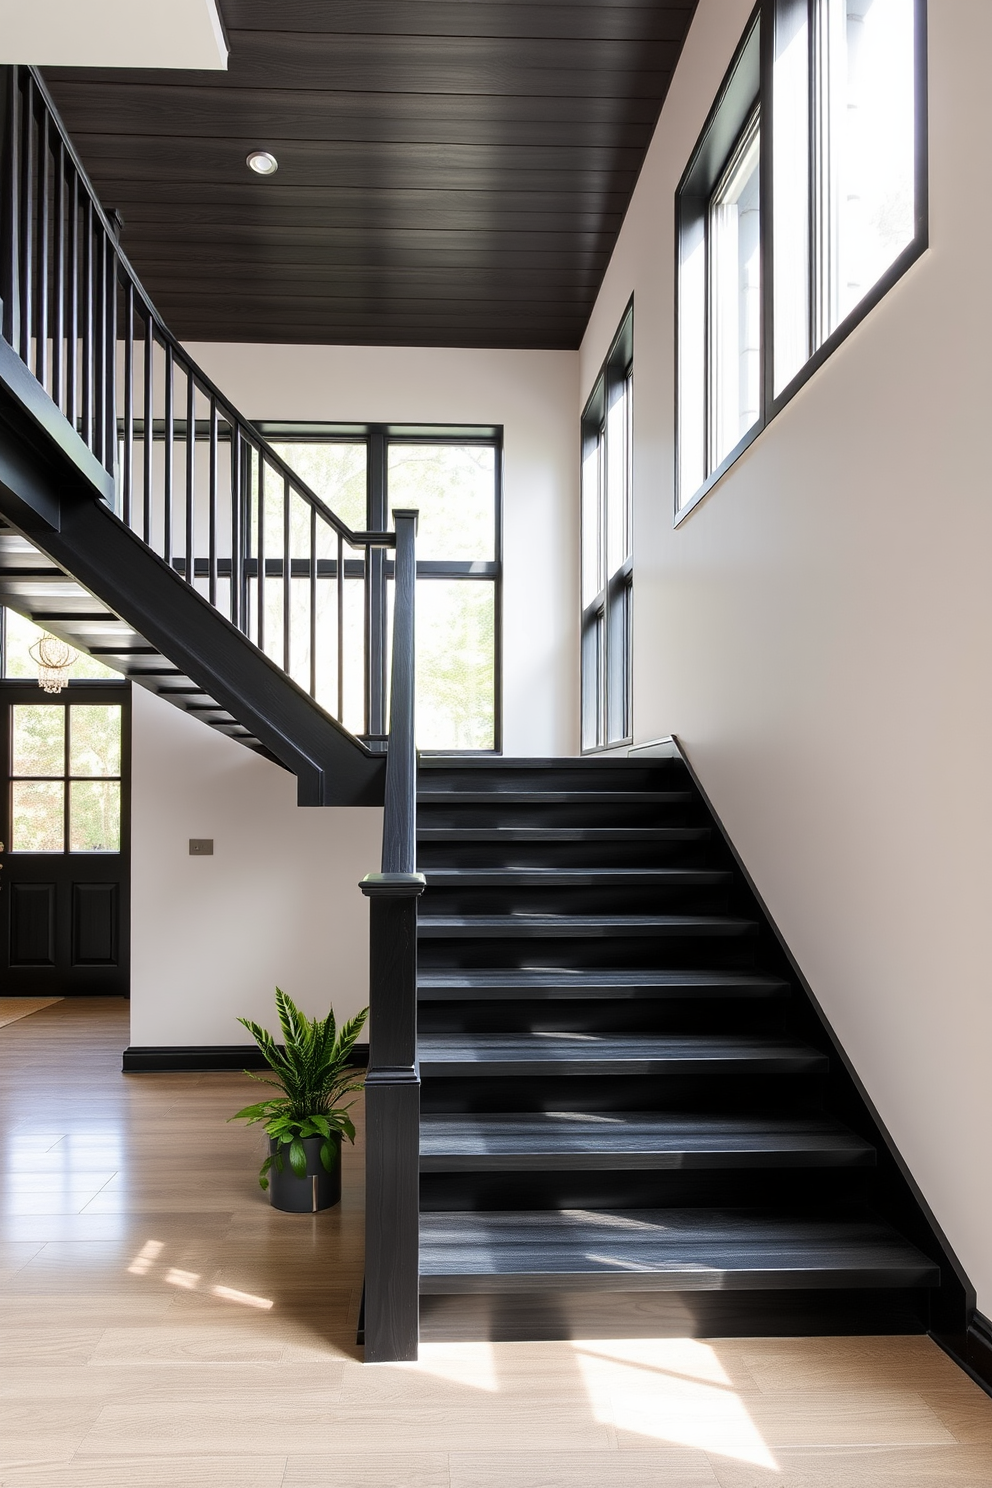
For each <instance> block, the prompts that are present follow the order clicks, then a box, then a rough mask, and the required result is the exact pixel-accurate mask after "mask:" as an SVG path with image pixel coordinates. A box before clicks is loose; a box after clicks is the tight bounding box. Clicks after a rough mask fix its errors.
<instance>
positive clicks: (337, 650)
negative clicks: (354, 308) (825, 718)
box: [0, 66, 395, 737]
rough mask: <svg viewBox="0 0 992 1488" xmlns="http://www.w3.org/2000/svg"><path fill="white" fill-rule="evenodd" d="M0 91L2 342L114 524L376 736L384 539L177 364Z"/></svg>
mask: <svg viewBox="0 0 992 1488" xmlns="http://www.w3.org/2000/svg"><path fill="white" fill-rule="evenodd" d="M3 81H4V85H5V92H6V98H5V100H4V106H3V127H4V136H5V139H4V144H5V149H4V179H3V191H2V207H3V214H4V223H3V248H4V253H3V262H2V266H0V274H2V280H0V283H2V290H0V292H2V298H3V320H2V331H3V336H4V338H5V339H6V340H7V341H8V342H9V344H10V345H11V346H12V347H13V348H14V350H15V351H16V352H17V354H18V356H19V357H20V359H21V361H22V362H24V364H25V365H26V366H27V367H28V369H29V370H30V371H31V372H32V374H33V375H34V377H35V378H36V379H37V381H38V382H39V383H40V384H41V385H42V387H44V388H45V390H46V392H47V393H48V394H49V396H50V397H51V399H52V400H53V402H54V403H55V405H56V406H57V407H58V408H59V410H60V412H61V413H62V414H63V416H64V417H65V418H66V419H67V420H68V422H69V423H70V424H71V426H72V428H73V429H75V431H76V433H77V435H78V437H79V438H80V439H81V440H82V441H83V443H84V444H85V445H86V447H87V449H88V450H89V451H90V454H91V455H92V456H93V457H94V458H95V460H97V461H98V462H99V464H100V465H101V466H102V467H103V469H104V470H105V471H106V472H107V474H108V475H109V476H110V477H111V478H112V480H113V482H114V490H115V503H114V509H115V511H116V513H117V515H118V516H119V517H120V518H121V519H122V520H123V521H124V522H125V523H127V525H128V526H129V527H131V528H132V530H133V531H135V532H136V533H137V534H138V536H139V537H141V538H142V539H143V540H144V541H145V542H146V543H148V545H149V546H150V547H152V548H153V549H154V550H155V552H157V553H158V554H159V556H160V557H162V558H164V559H165V561H166V563H168V564H169V566H170V567H171V568H173V569H174V570H175V571H176V572H177V573H178V574H180V575H181V576H182V577H183V578H185V580H186V582H187V583H189V584H191V585H193V586H194V587H196V588H197V589H198V590H199V591H200V593H201V594H202V595H203V597H204V598H205V599H207V600H209V602H210V604H212V605H213V606H214V607H215V608H216V609H218V610H219V611H220V612H221V613H222V614H223V615H224V616H225V618H227V619H228V620H230V621H231V622H232V624H234V625H236V626H237V627H238V629H240V630H241V631H243V632H244V634H246V635H247V636H248V637H249V639H250V640H252V641H254V642H255V644H256V645H257V646H258V647H259V648H260V649H261V650H263V651H265V652H266V654H267V655H269V656H270V657H271V659H272V660H273V661H275V662H277V664H278V665H280V666H281V667H282V668H283V669H284V670H285V671H287V672H288V673H289V674H290V675H291V676H292V677H293V678H294V680H295V681H296V682H297V683H298V684H299V685H300V686H301V687H303V688H304V689H305V690H306V691H309V692H310V694H311V695H312V696H313V697H315V698H316V699H317V701H318V702H320V704H321V705H322V706H323V707H324V708H325V709H326V710H327V712H329V713H330V714H331V715H332V716H333V717H334V718H336V719H337V720H338V722H340V723H343V724H345V725H346V726H347V727H349V728H350V729H351V731H352V732H353V733H354V734H356V735H358V736H359V737H361V736H365V735H371V736H375V735H378V734H380V733H381V732H382V724H381V719H382V714H383V711H384V710H383V697H382V692H383V686H384V683H383V677H382V668H381V666H377V665H373V664H371V661H372V658H371V656H370V645H369V641H368V637H369V636H370V635H372V634H374V635H376V636H379V635H384V634H385V633H386V627H387V613H386V606H387V599H386V587H387V586H386V585H385V584H373V583H371V582H370V559H369V554H370V551H371V550H373V549H376V548H388V547H391V546H393V544H394V542H395V537H394V534H393V533H391V532H386V531H381V532H367V531H353V530H352V529H351V528H350V527H349V526H348V524H347V523H346V522H344V521H342V519H341V518H340V517H339V516H338V515H337V514H336V513H335V512H334V511H332V510H331V508H330V507H329V506H328V505H327V504H326V502H324V501H323V500H321V498H320V497H319V496H318V495H317V494H316V492H314V491H313V490H312V489H311V488H310V486H309V485H308V484H307V483H306V481H304V480H302V479H301V478H300V476H298V475H297V474H296V472H295V471H294V470H292V468H291V467H290V466H289V465H287V463H286V462H285V460H284V459H283V458H282V457H281V456H280V455H279V454H278V452H277V451H276V450H274V449H273V448H272V446H271V445H270V444H268V442H267V441H266V440H265V439H263V438H262V436H261V435H260V434H259V433H258V431H257V430H256V429H255V428H254V426H253V425H252V424H251V422H250V421H249V420H248V419H246V418H244V417H243V415H241V414H240V413H239V412H238V411H237V409H236V408H235V407H234V405H233V404H232V403H231V401H230V400H229V399H228V398H227V397H225V395H224V394H223V393H222V392H221V390H220V388H218V387H217V386H216V384H215V383H214V382H213V381H212V380H211V378H209V377H208V376H207V374H206V373H205V372H204V371H203V370H202V369H201V368H200V367H199V366H197V364H196V363H195V362H194V361H193V360H192V358H191V357H189V356H188V355H187V353H186V351H185V350H184V348H183V346H182V345H181V343H180V342H179V341H178V340H177V339H176V337H175V336H174V335H173V334H172V333H171V331H170V330H169V329H168V327H167V326H166V325H165V323H164V321H163V320H162V318H161V316H160V315H159V313H158V311H157V310H156V309H155V306H154V305H153V303H152V301H151V299H150V297H149V296H148V294H147V293H146V291H145V289H144V287H143V285H142V284H141V281H140V279H139V278H138V275H137V274H136V273H135V271H134V269H133V267H132V265H131V264H130V262H129V260H128V258H127V255H126V253H124V252H123V251H122V249H121V247H120V243H119V237H120V230H121V225H122V224H121V219H120V217H119V216H118V215H117V213H110V214H108V212H106V211H105V210H104V208H103V207H102V206H101V204H100V202H99V200H98V198H97V195H96V192H95V190H94V188H93V185H92V183H91V182H90V180H89V177H88V176H87V174H86V170H85V168H84V166H83V164H82V161H81V160H80V159H79V156H78V155H77V153H76V151H75V149H74V147H73V144H72V141H71V140H70V138H69V136H68V134H67V132H66V130H65V127H64V125H63V123H62V120H61V119H60V117H59V114H58V110H57V109H56V107H55V105H54V103H53V101H52V99H51V96H50V95H49V93H48V90H47V88H46V87H45V84H44V81H43V80H42V78H41V77H40V75H39V74H38V72H37V71H36V70H35V69H34V68H32V67H25V66H14V67H7V68H4V69H3ZM356 565H358V567H357V571H356ZM357 590H360V591H361V592H360V594H359V593H358V592H356V591H357ZM359 600H360V605H359ZM349 628H350V633H349V636H348V641H347V644H346V642H345V637H344V632H345V630H346V629H349ZM359 649H361V652H362V661H361V666H360V667H359V666H358V664H357V661H356V653H357V651H358V650H359ZM377 655H378V653H377Z"/></svg>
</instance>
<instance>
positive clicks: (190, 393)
mask: <svg viewBox="0 0 992 1488" xmlns="http://www.w3.org/2000/svg"><path fill="white" fill-rule="evenodd" d="M195 461H196V383H195V382H194V381H193V369H192V368H191V367H190V366H189V364H188V363H187V365H186V582H187V584H192V582H193V580H194V578H195V577H196V575H195V572H194V567H195V563H196V557H195V554H194V551H193V497H194V483H193V482H194V477H193V466H194V463H195Z"/></svg>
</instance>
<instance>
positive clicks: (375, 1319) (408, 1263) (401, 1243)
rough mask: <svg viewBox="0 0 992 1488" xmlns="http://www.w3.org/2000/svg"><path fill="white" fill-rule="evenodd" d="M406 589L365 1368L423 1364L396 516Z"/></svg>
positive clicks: (376, 902)
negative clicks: (416, 1361)
mask: <svg viewBox="0 0 992 1488" xmlns="http://www.w3.org/2000/svg"><path fill="white" fill-rule="evenodd" d="M393 517H394V520H395V523H396V591H395V603H394V611H393V663H392V681H391V690H390V733H389V753H388V756H387V760H386V801H385V812H384V819H383V839H382V872H381V873H370V874H369V875H368V876H367V877H366V878H364V879H363V880H362V884H361V888H362V893H363V894H365V895H366V896H367V897H368V899H369V932H370V937H371V939H370V954H369V1003H370V1007H371V1014H370V1018H369V1071H368V1076H367V1078H366V1081H365V1110H366V1127H367V1129H366V1144H367V1145H366V1158H365V1171H366V1240H365V1361H366V1363H369V1364H376V1363H377V1364H385V1363H390V1362H396V1361H398V1360H402V1359H416V1357H417V1345H418V1342H419V1332H420V1327H419V1321H420V1317H419V1315H420V1305H419V1304H420V1299H419V1286H420V1268H419V1214H420V1192H419V1188H420V1072H419V1069H418V1067H417V899H418V897H419V896H420V894H422V893H423V890H424V878H423V875H422V874H420V873H418V872H417V871H416V867H417V856H416V854H417V846H416V827H417V795H416V791H417V757H416V747H415V744H414V694H413V684H414V589H415V585H416V559H415V553H414V539H415V533H416V528H417V513H416V512H412V511H396V512H394V513H393Z"/></svg>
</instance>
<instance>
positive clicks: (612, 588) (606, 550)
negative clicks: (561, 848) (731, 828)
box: [582, 307, 634, 750]
mask: <svg viewBox="0 0 992 1488" xmlns="http://www.w3.org/2000/svg"><path fill="white" fill-rule="evenodd" d="M633 389H634V373H633V308H632V307H631V308H630V309H628V311H627V314H626V315H625V316H624V319H623V322H622V324H621V326H620V329H619V331H618V332H617V335H616V338H615V340H614V342H613V346H612V347H611V349H610V354H609V356H608V357H607V359H606V362H605V363H604V365H603V369H602V371H601V372H600V374H599V377H598V378H597V379H596V385H595V387H594V388H593V391H592V394H591V396H590V398H589V401H588V403H587V404H586V408H585V412H584V413H583V415H582V747H583V749H584V750H589V749H603V748H608V747H610V746H611V745H614V744H622V743H624V742H625V741H627V740H629V739H630V737H631V727H632V725H631V678H630V666H631V604H632V597H633V565H632V561H631V525H632V524H631V496H632V487H633V482H632V479H631V471H632V440H631V432H632V418H633Z"/></svg>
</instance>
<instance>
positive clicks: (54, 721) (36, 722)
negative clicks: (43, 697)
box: [10, 703, 65, 775]
mask: <svg viewBox="0 0 992 1488" xmlns="http://www.w3.org/2000/svg"><path fill="white" fill-rule="evenodd" d="M10 711H11V714H12V715H13V752H12V757H11V770H10V773H11V775H64V774H65V708H64V707H62V706H60V705H59V704H58V703H54V704H52V703H48V704H45V703H15V704H14V706H13V707H12V708H11V710H10Z"/></svg>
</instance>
